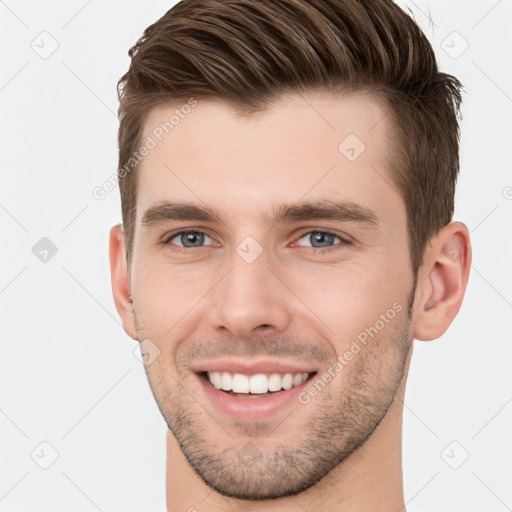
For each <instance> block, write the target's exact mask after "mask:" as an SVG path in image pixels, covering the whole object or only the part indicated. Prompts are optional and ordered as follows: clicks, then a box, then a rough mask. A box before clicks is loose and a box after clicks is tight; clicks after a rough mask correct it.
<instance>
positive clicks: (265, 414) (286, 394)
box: [196, 374, 311, 421]
mask: <svg viewBox="0 0 512 512" xmlns="http://www.w3.org/2000/svg"><path fill="white" fill-rule="evenodd" d="M196 375H197V378H198V379H199V381H200V383H201V386H202V388H203V390H204V393H205V394H206V396H207V398H208V399H209V400H210V402H211V403H213V405H214V406H215V407H216V408H217V409H219V410H220V411H221V412H223V413H225V414H227V415H228V416H230V417H233V418H236V419H238V420H245V421H257V420H261V419H263V418H270V417H271V416H274V415H276V414H277V413H281V414H282V413H283V411H285V410H286V409H288V408H290V406H291V405H292V404H294V403H295V404H300V402H299V400H298V398H297V396H298V395H299V393H300V392H301V391H302V390H303V389H304V388H305V387H306V386H309V381H310V378H311V377H310V378H308V379H307V380H306V381H305V382H303V383H302V384H300V385H298V386H296V387H293V388H291V389H288V390H281V391H277V392H273V393H269V394H268V395H264V396H260V397H254V398H253V397H249V398H244V397H236V396H233V395H231V394H229V393H226V392H225V391H222V390H221V389H217V388H215V387H213V386H212V385H211V384H210V383H209V382H208V381H207V380H206V378H204V376H203V375H202V374H196Z"/></svg>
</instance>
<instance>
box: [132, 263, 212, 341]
mask: <svg viewBox="0 0 512 512" xmlns="http://www.w3.org/2000/svg"><path fill="white" fill-rule="evenodd" d="M209 277H211V276H210V275H209V272H208V271H206V270H205V269H204V268H203V269H199V268H197V269H196V270H193V269H191V268H190V267H185V266H183V267H181V268H180V267H176V266H175V267H171V266H170V265H168V264H156V265H151V266H150V265H146V266H143V267H140V268H138V269H137V272H136V273H134V276H133V278H132V279H133V295H134V297H135V308H136V313H137V320H138V326H139V327H140V329H141V333H140V334H141V335H142V334H143V335H144V336H145V337H149V338H151V339H153V338H154V339H155V343H157V344H162V343H164V342H167V343H168V342H169V341H168V340H172V339H176V338H177V339H180V336H182V335H183V334H185V330H186V329H189V328H190V325H189V324H190V322H191V319H193V317H194V310H195V305H196V304H198V301H200V299H201V297H204V296H205V295H206V293H207V292H208V289H209V288H211V285H209V283H210V280H209ZM156 340H158V341H156Z"/></svg>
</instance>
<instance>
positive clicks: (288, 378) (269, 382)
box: [207, 372, 309, 395]
mask: <svg viewBox="0 0 512 512" xmlns="http://www.w3.org/2000/svg"><path fill="white" fill-rule="evenodd" d="M207 375H208V379H209V380H210V382H211V383H212V385H213V386H214V387H215V388H216V389H222V390H224V391H233V392H234V393H245V394H247V393H252V394H255V395H263V394H265V393H268V392H269V391H281V389H285V390H288V389H291V388H292V387H295V386H299V385H300V384H302V383H303V382H304V381H305V380H306V379H307V378H308V377H309V373H307V372H305V373H296V374H292V373H285V374H280V373H271V374H264V373H257V374H255V375H251V376H248V375H244V374H242V373H234V374H233V373H229V372H207Z"/></svg>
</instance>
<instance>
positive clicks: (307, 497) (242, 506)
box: [166, 382, 405, 512]
mask: <svg viewBox="0 0 512 512" xmlns="http://www.w3.org/2000/svg"><path fill="white" fill-rule="evenodd" d="M404 392H405V382H403V383H402V385H401V387H400V389H399V390H398V392H397V394H396V396H395V399H394V401H393V403H392V404H391V406H390V408H389V410H388V412H387V414H386V416H385V417H384V418H383V420H382V421H381V423H380V424H379V426H378V427H377V429H376V430H375V432H374V433H373V434H372V436H371V437H370V438H369V439H368V440H367V441H366V443H365V444H364V445H363V446H362V447H360V448H359V449H358V450H356V451H355V452H353V453H352V454H351V455H350V457H348V458H347V459H346V460H345V461H344V462H343V463H342V464H340V465H339V466H338V467H337V468H335V469H334V470H333V471H331V472H330V473H329V474H328V475H326V476H325V477H324V478H323V479H322V480H321V481H320V482H318V483H317V484H316V485H314V486H313V487H310V488H309V489H307V490H306V491H303V492H301V493H299V494H297V495H295V496H288V497H284V498H279V499H275V500H271V501H272V503H271V507H272V510H273V511H274V512H292V511H293V512H300V511H301V510H315V509H316V510H319V509H320V510H322V511H324V512H338V511H339V512H355V511H360V510H365V511H366V512H374V511H375V512H377V511H378V512H386V511H392V512H398V511H400V512H405V505H404V498H403V477H402V413H403V407H402V405H403V398H404ZM166 496H167V512H177V511H189V512H199V511H200V512H213V511H226V512H228V511H242V512H246V511H251V512H253V511H254V512H259V511H262V512H263V511H265V510H268V508H269V501H268V500H264V501H244V500H239V499H234V498H227V497H225V496H222V495H221V494H219V493H217V492H216V491H214V490H213V489H211V488H210V487H208V486H207V485H206V484H205V483H204V482H203V481H202V480H201V479H200V477H199V476H198V475H197V474H196V473H195V472H194V471H193V470H192V468H191V467H190V466H189V464H188V462H187V461H186V459H185V457H184V455H183V453H182V451H181V448H180V446H179V445H178V443H177V441H176V439H175V438H174V436H173V435H172V433H171V432H170V430H168V431H167V472H166Z"/></svg>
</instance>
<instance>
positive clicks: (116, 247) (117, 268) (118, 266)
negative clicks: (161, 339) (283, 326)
mask: <svg viewBox="0 0 512 512" xmlns="http://www.w3.org/2000/svg"><path fill="white" fill-rule="evenodd" d="M109 249H110V251H109V256H110V275H111V281H112V293H113V295H114V302H115V305H116V309H117V312H118V313H119V316H120V317H121V321H122V322H123V328H124V330H125V332H126V334H128V336H130V338H133V339H134V340H136V339H137V335H136V329H135V315H134V312H133V303H132V298H131V292H130V276H129V275H128V271H127V265H126V256H125V249H124V231H123V228H122V227H121V225H120V224H118V225H116V226H113V227H112V228H111V230H110V244H109Z"/></svg>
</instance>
